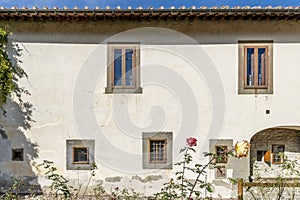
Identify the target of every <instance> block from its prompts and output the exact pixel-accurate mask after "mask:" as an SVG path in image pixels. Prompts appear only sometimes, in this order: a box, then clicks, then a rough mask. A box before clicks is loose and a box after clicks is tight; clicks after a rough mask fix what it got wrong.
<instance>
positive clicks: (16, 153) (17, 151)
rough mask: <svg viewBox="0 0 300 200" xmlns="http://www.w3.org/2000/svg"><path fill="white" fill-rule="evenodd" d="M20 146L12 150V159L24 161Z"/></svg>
mask: <svg viewBox="0 0 300 200" xmlns="http://www.w3.org/2000/svg"><path fill="white" fill-rule="evenodd" d="M23 152H24V151H23V149H22V148H18V149H13V150H12V161H24V153H23Z"/></svg>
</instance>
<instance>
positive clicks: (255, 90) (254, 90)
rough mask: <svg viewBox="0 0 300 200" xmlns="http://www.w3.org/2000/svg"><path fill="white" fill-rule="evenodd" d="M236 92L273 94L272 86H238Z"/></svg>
mask: <svg viewBox="0 0 300 200" xmlns="http://www.w3.org/2000/svg"><path fill="white" fill-rule="evenodd" d="M238 94H273V88H271V87H269V88H265V87H264V88H261V87H258V88H253V87H239V90H238Z"/></svg>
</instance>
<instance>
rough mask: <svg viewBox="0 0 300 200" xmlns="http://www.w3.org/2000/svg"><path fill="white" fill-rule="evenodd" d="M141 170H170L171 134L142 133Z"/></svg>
mask: <svg viewBox="0 0 300 200" xmlns="http://www.w3.org/2000/svg"><path fill="white" fill-rule="evenodd" d="M143 169H172V132H153V133H143Z"/></svg>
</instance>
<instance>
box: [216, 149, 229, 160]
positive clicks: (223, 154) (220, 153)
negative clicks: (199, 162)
mask: <svg viewBox="0 0 300 200" xmlns="http://www.w3.org/2000/svg"><path fill="white" fill-rule="evenodd" d="M215 149H216V156H217V158H216V163H227V159H228V156H227V151H228V147H227V146H215Z"/></svg>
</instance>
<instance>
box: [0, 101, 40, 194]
mask: <svg viewBox="0 0 300 200" xmlns="http://www.w3.org/2000/svg"><path fill="white" fill-rule="evenodd" d="M3 109H4V110H5V114H0V115H1V116H0V124H1V125H0V193H5V192H6V191H7V190H8V189H9V188H11V187H12V185H13V184H14V183H16V181H17V182H19V183H20V184H19V186H18V187H17V189H15V191H14V192H17V193H24V194H27V193H34V194H41V193H42V190H41V186H40V185H39V183H38V180H37V176H36V175H35V173H34V171H33V169H32V163H33V162H34V159H36V158H38V149H37V147H38V146H37V144H36V143H34V142H32V141H31V140H30V139H29V138H27V137H26V136H25V133H24V131H25V130H28V129H30V127H31V125H30V124H31V123H33V122H34V120H33V119H32V104H30V103H28V102H20V103H17V102H15V101H12V100H11V99H8V100H7V102H6V103H5V104H4V106H3Z"/></svg>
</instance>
